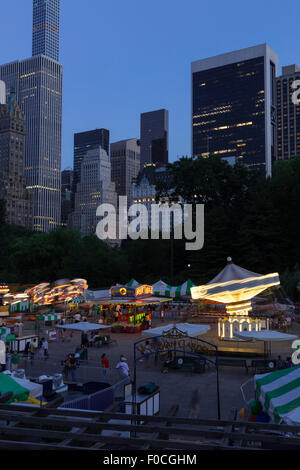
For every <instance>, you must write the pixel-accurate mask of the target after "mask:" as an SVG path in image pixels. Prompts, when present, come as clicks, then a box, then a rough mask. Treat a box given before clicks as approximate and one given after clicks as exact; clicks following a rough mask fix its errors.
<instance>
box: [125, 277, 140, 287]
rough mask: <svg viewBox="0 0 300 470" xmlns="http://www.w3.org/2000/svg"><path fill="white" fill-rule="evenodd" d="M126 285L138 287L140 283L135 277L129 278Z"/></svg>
mask: <svg viewBox="0 0 300 470" xmlns="http://www.w3.org/2000/svg"><path fill="white" fill-rule="evenodd" d="M126 286H127V287H139V286H141V284H140V283H139V282H137V281H136V280H135V279H133V278H132V279H130V281H129V282H127V284H126Z"/></svg>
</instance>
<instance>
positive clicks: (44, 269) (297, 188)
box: [0, 157, 300, 299]
mask: <svg viewBox="0 0 300 470" xmlns="http://www.w3.org/2000/svg"><path fill="white" fill-rule="evenodd" d="M169 169H170V173H171V176H172V178H171V181H172V183H170V186H171V188H170V187H167V186H166V183H164V184H159V183H158V185H157V194H158V197H159V196H164V195H166V194H167V193H168V192H169V191H170V189H172V194H173V196H172V197H173V199H174V200H175V201H176V200H178V198H179V197H181V198H182V199H183V200H184V201H185V202H188V203H191V204H193V205H194V204H196V203H203V204H205V241H204V247H203V248H202V249H201V250H199V251H186V250H185V240H175V241H174V242H173V248H172V249H171V241H170V240H137V241H133V240H130V239H129V240H126V241H125V242H123V245H122V247H121V249H118V250H116V249H111V248H109V247H108V246H107V245H106V244H105V243H104V242H102V241H100V240H99V239H98V238H97V237H96V236H90V237H81V235H80V234H79V233H78V232H77V231H76V230H66V229H58V230H56V231H53V232H49V233H37V232H30V231H26V230H24V229H23V228H21V227H14V226H8V225H5V223H4V216H5V206H4V203H3V201H0V223H1V226H0V281H1V280H3V281H6V282H8V283H15V282H17V283H26V284H29V283H36V282H51V281H54V280H56V279H60V278H74V277H83V278H85V279H87V280H88V283H89V285H90V286H91V287H105V286H110V285H112V284H115V283H116V282H120V283H122V282H127V281H128V280H129V279H130V278H131V277H134V278H136V279H137V280H138V281H140V282H147V283H148V282H149V283H151V282H154V281H157V280H158V279H163V280H164V281H166V282H168V283H170V284H173V285H176V284H179V283H181V282H183V281H185V280H186V279H187V278H190V279H192V281H194V282H195V283H196V284H198V283H206V282H208V281H209V280H210V279H211V278H212V277H214V276H215V275H216V274H217V273H218V272H219V271H220V270H221V269H222V268H223V267H224V265H225V264H226V258H227V257H228V256H231V257H232V258H233V261H234V262H235V263H236V264H239V265H240V266H242V267H244V268H246V269H249V270H251V271H254V272H257V273H261V274H265V273H268V272H273V271H277V272H279V273H280V277H281V281H282V284H283V286H284V288H285V291H286V293H287V295H289V296H290V297H292V298H293V299H297V296H299V294H300V292H299V290H297V285H299V283H300V243H299V241H300V237H299V233H300V157H296V158H294V159H292V160H288V161H278V162H277V163H276V164H275V166H274V168H273V175H272V178H269V179H265V178H264V177H263V175H261V174H260V173H259V172H256V171H255V170H249V169H248V168H247V167H245V166H242V165H235V166H230V165H229V164H228V163H227V162H226V161H224V160H220V159H219V158H217V157H210V158H207V159H193V158H187V157H182V158H181V159H180V160H178V161H176V162H175V163H172V164H170V165H169ZM172 252H173V271H172V269H171V265H172V263H171V253H172Z"/></svg>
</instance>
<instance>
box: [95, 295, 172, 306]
mask: <svg viewBox="0 0 300 470" xmlns="http://www.w3.org/2000/svg"><path fill="white" fill-rule="evenodd" d="M171 300H172V299H165V298H161V297H144V298H141V299H135V300H128V299H127V300H126V299H111V298H110V297H109V298H107V299H98V300H95V301H94V305H97V304H98V305H99V304H100V305H135V306H137V307H140V306H143V305H151V304H160V303H162V302H170V301H171Z"/></svg>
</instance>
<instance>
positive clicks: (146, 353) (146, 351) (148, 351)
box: [143, 340, 152, 367]
mask: <svg viewBox="0 0 300 470" xmlns="http://www.w3.org/2000/svg"><path fill="white" fill-rule="evenodd" d="M151 352H152V351H151V346H150V342H149V341H148V340H147V341H146V346H145V349H144V354H143V355H144V358H145V367H149V357H150V355H151Z"/></svg>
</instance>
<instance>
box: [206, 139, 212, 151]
mask: <svg viewBox="0 0 300 470" xmlns="http://www.w3.org/2000/svg"><path fill="white" fill-rule="evenodd" d="M211 139H212V137H210V136H209V135H208V136H207V154H208V156H209V141H210V140H211Z"/></svg>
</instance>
